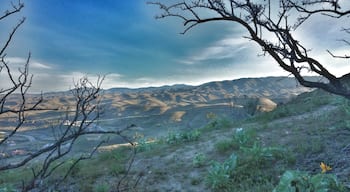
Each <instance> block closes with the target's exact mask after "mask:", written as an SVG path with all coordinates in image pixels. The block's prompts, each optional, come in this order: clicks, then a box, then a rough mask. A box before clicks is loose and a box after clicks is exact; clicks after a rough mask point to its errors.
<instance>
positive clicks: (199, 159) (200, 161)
mask: <svg viewBox="0 0 350 192" xmlns="http://www.w3.org/2000/svg"><path fill="white" fill-rule="evenodd" d="M206 162H207V158H206V156H205V155H204V154H203V153H198V154H196V156H194V158H193V161H192V164H193V166H194V167H202V166H204V165H205V164H206Z"/></svg>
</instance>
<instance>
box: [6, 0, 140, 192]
mask: <svg viewBox="0 0 350 192" xmlns="http://www.w3.org/2000/svg"><path fill="white" fill-rule="evenodd" d="M11 5H12V6H11V8H10V9H9V10H6V11H5V13H4V14H3V15H0V22H2V21H4V20H6V19H8V18H9V17H11V16H12V15H14V14H16V13H18V12H20V11H21V10H22V9H23V8H24V4H23V3H22V2H21V1H17V3H13V2H12V3H11ZM24 22H25V18H21V19H20V20H19V22H18V23H17V24H16V25H15V26H14V27H13V29H12V30H11V31H10V33H9V36H8V38H7V39H5V42H3V43H2V42H0V43H1V45H0V76H1V77H2V78H3V79H6V80H8V82H9V83H3V82H2V83H1V85H0V119H5V120H8V118H9V117H16V121H15V125H14V126H11V129H10V130H5V131H4V132H1V137H0V172H1V171H6V170H11V169H16V168H20V167H24V166H26V165H28V163H29V162H32V161H33V160H38V161H37V163H36V166H37V167H36V168H32V178H31V179H30V180H29V181H26V182H25V181H22V182H23V184H22V191H30V190H32V189H38V191H46V190H45V189H43V187H45V186H43V184H42V183H45V182H44V181H45V180H47V179H48V178H49V177H50V176H51V175H52V174H53V173H54V172H55V170H57V169H58V168H59V167H62V166H63V165H65V164H67V159H68V158H67V155H68V154H69V153H70V152H71V151H72V148H73V146H74V145H75V143H76V141H77V139H78V138H80V137H81V136H84V135H89V134H108V135H117V136H119V137H121V138H122V139H123V140H124V141H125V142H126V143H129V144H130V146H131V148H130V149H131V150H132V155H131V157H130V159H131V161H130V163H129V164H128V169H127V171H126V173H125V176H124V177H123V178H121V179H120V181H119V183H118V186H117V191H125V190H127V189H129V188H127V187H128V186H126V184H125V183H124V182H125V180H126V179H128V178H127V176H128V174H129V171H130V168H131V166H132V163H133V159H134V156H135V154H136V148H135V146H136V145H135V143H134V142H133V141H132V140H130V139H129V138H128V137H126V136H124V135H122V133H123V131H125V130H126V129H129V128H131V127H132V126H135V125H131V126H127V127H125V128H121V129H118V130H101V129H91V128H92V127H94V126H96V121H97V119H98V118H99V116H100V110H101V106H100V102H99V101H100V99H101V85H102V82H103V79H104V77H99V78H98V80H97V82H96V83H92V82H91V81H89V80H88V78H87V77H82V78H81V79H79V80H78V81H77V82H76V83H75V84H74V88H73V89H72V90H71V95H72V96H73V98H74V101H75V102H74V104H73V105H72V106H70V108H67V109H66V111H62V110H61V111H60V110H59V109H58V108H48V107H45V106H44V105H42V104H44V103H45V100H44V97H43V94H41V95H40V96H39V97H38V98H37V99H36V100H34V101H33V97H32V98H30V99H28V91H29V90H30V87H31V85H32V78H33V75H31V74H30V73H29V66H30V58H31V54H30V53H29V55H28V57H27V60H26V62H25V63H24V65H23V66H22V67H20V68H18V69H17V71H16V70H14V67H13V66H11V62H9V60H8V59H7V54H6V51H7V49H8V47H9V45H10V44H11V42H12V39H13V38H14V35H15V33H16V32H17V31H18V29H19V28H20V26H21V25H22V24H23V23H24ZM13 98H16V102H13V100H11V99H13ZM36 111H57V114H59V113H65V114H66V116H65V118H64V119H62V120H61V121H60V122H59V123H56V124H55V125H53V126H54V127H53V128H52V130H55V131H53V136H54V139H53V140H52V141H51V143H47V144H46V145H45V146H43V147H41V148H39V149H33V150H32V151H30V152H29V153H26V154H22V155H20V156H16V155H14V156H15V158H11V156H12V155H11V154H10V153H9V151H7V145H8V141H10V140H11V139H13V138H14V137H15V136H16V135H18V133H19V132H20V131H22V130H21V128H22V127H23V125H24V124H25V123H26V122H27V120H28V117H29V116H30V113H34V112H36ZM49 131H50V130H48V132H49ZM104 142H105V141H104V140H102V141H101V142H100V143H99V144H97V146H96V147H95V148H94V149H93V150H92V151H91V153H89V154H82V155H80V156H79V157H78V158H75V160H74V162H73V163H72V165H71V166H70V167H69V169H68V171H67V173H66V174H65V176H64V177H63V178H61V179H60V180H59V181H57V182H56V185H59V184H60V183H61V182H62V181H63V180H64V179H66V178H67V176H68V175H69V174H70V172H71V171H72V169H73V168H74V166H75V165H77V163H78V162H80V161H81V160H85V159H90V158H91V156H92V155H93V154H94V153H95V151H96V150H97V149H98V147H99V146H100V145H102V144H103V143H104ZM127 183H130V181H128V182H127ZM136 185H137V183H136V184H135V186H136ZM46 187H47V186H46ZM54 187H57V186H54ZM54 187H53V188H54ZM122 188H126V189H125V190H124V189H122Z"/></svg>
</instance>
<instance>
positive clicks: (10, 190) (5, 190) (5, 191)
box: [0, 185, 17, 192]
mask: <svg viewBox="0 0 350 192" xmlns="http://www.w3.org/2000/svg"><path fill="white" fill-rule="evenodd" d="M16 191H17V190H16V189H15V188H14V187H13V186H12V185H5V186H1V187H0V192H16Z"/></svg>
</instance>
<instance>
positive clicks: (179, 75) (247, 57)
mask: <svg viewBox="0 0 350 192" xmlns="http://www.w3.org/2000/svg"><path fill="white" fill-rule="evenodd" d="M10 2H11V1H10V0H2V1H1V2H0V9H1V10H0V12H4V11H5V10H6V9H7V8H9V6H10ZM15 2H16V1H15ZM22 2H24V3H25V7H24V9H23V11H21V12H20V13H18V14H16V15H14V16H11V17H10V18H8V19H6V20H4V21H2V22H0V26H2V27H1V30H0V42H1V44H3V42H4V39H5V38H7V36H8V34H9V32H10V30H11V29H12V28H13V26H14V25H15V23H16V22H17V21H18V20H19V19H20V18H21V17H26V21H25V23H24V25H22V26H21V28H20V29H19V31H18V32H17V33H16V34H15V36H14V39H13V41H12V42H11V44H10V47H9V48H8V50H7V51H6V53H7V61H8V62H9V63H11V66H13V68H14V69H16V68H18V67H20V66H21V65H23V63H25V60H26V57H27V56H28V53H29V52H30V53H31V55H32V57H31V62H30V73H31V74H33V84H32V88H31V91H33V92H41V91H43V92H50V91H62V90H68V89H70V88H72V87H73V84H74V82H76V81H77V80H78V79H79V78H81V77H83V76H88V77H89V78H90V80H91V81H95V80H96V78H97V76H99V75H106V78H105V80H104V82H103V84H102V87H103V88H105V89H108V88H112V87H129V88H138V87H148V86H162V85H173V84H190V85H199V84H202V83H205V82H209V81H220V80H232V79H238V78H243V77H263V76H280V75H288V73H286V72H284V71H283V70H282V69H281V68H279V67H278V65H277V64H276V63H275V62H274V61H273V60H272V59H271V58H269V57H268V56H265V57H263V56H260V54H261V49H260V48H259V47H258V46H257V45H255V44H254V43H253V42H250V41H248V40H247V39H245V38H243V36H245V35H247V34H246V33H245V31H244V30H243V29H242V28H240V27H239V26H237V25H235V24H232V23H229V22H225V23H223V22H219V23H210V24H204V25H200V26H198V27H196V28H193V29H192V30H190V31H188V32H187V33H186V34H185V35H182V34H180V33H181V32H182V31H183V30H184V27H183V24H182V21H180V20H178V19H174V18H167V19H161V20H157V19H155V18H154V17H155V16H156V15H157V14H160V13H161V11H160V10H159V9H158V8H157V7H156V6H151V5H147V4H146V0H103V1H100V0H55V1H54V0H35V1H29V0H22ZM166 2H171V0H167V1H166ZM345 23H346V22H345ZM341 27H346V26H344V22H341V21H340V22H337V23H335V22H334V21H328V20H326V21H324V20H322V21H321V20H319V19H318V18H316V19H313V20H311V22H310V23H309V24H308V25H306V27H304V28H302V29H300V30H298V31H296V32H295V34H296V36H297V37H298V38H299V39H301V40H302V42H303V43H305V44H306V45H307V47H310V48H312V52H311V54H314V55H315V56H317V58H318V59H319V60H320V61H322V62H324V63H326V64H328V65H329V68H330V71H331V72H333V73H335V74H337V75H338V76H341V75H343V74H345V72H346V73H348V72H349V69H350V67H349V61H344V60H334V59H332V58H331V57H330V55H329V54H328V53H327V52H326V49H330V50H332V51H334V52H335V53H346V52H347V51H348V50H349V47H346V46H345V45H343V44H341V43H340V42H339V41H337V40H339V37H341V36H342V35H343V34H341V32H340V31H339V30H340V29H341ZM348 27H349V26H348ZM345 38H346V37H345ZM328 65H326V66H328ZM14 71H16V70H14ZM0 80H1V82H2V83H1V84H2V85H5V84H6V83H8V82H7V81H6V79H5V78H4V77H3V76H0Z"/></svg>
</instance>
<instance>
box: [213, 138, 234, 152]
mask: <svg viewBox="0 0 350 192" xmlns="http://www.w3.org/2000/svg"><path fill="white" fill-rule="evenodd" d="M214 147H215V149H216V151H218V152H219V153H226V152H228V151H230V149H231V150H232V149H233V143H232V141H231V140H224V141H219V142H217V143H215V145H214Z"/></svg>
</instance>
